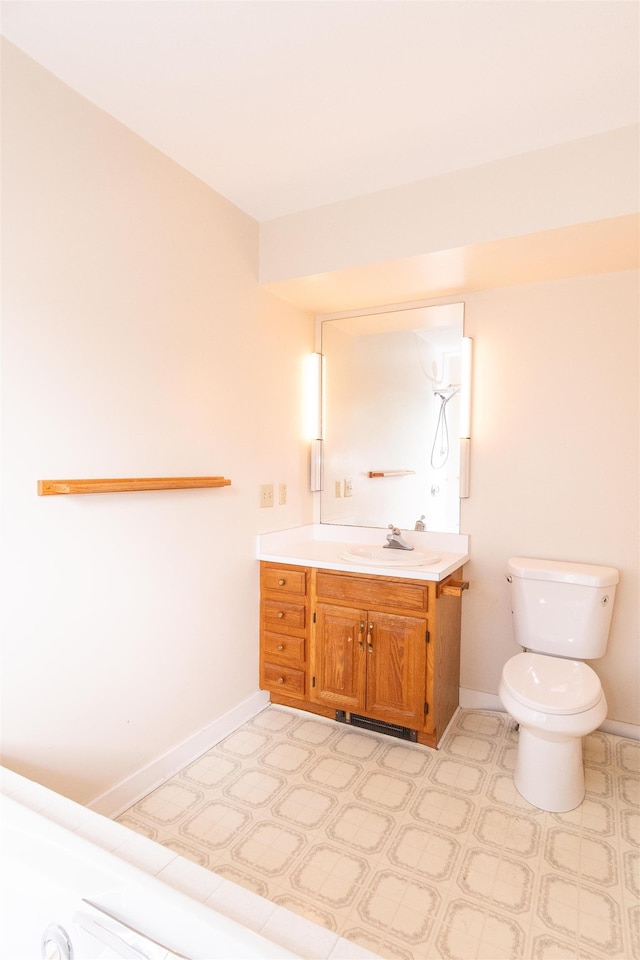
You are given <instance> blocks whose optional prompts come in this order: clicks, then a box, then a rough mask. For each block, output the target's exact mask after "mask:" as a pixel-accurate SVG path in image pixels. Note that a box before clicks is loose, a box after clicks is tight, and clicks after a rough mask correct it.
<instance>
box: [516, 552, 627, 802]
mask: <svg viewBox="0 0 640 960" xmlns="http://www.w3.org/2000/svg"><path fill="white" fill-rule="evenodd" d="M507 568H508V572H507V581H508V583H509V585H510V597H511V613H512V616H513V627H514V636H515V639H516V641H517V642H518V643H519V644H520V645H521V646H522V647H523V648H524V650H525V652H524V653H519V654H517V655H516V656H515V657H511V659H510V660H508V661H507V663H506V664H505V665H504V668H503V671H502V677H501V680H500V688H499V695H500V700H501V702H502V705H503V707H504V708H505V710H506V711H507V713H508V714H509V715H510V716H511V717H512V718H513V719H514V720H515V721H516V723H517V724H519V735H518V756H517V759H516V769H515V773H514V783H515V786H516V789H517V790H518V792H519V793H520V794H521V795H522V796H523V797H524V799H525V800H528V801H529V803H531V804H533V805H534V806H536V807H539V808H540V809H541V810H549V811H551V812H554V813H562V812H565V811H567V810H573V809H574V807H577V806H578V805H579V804H580V803H581V802H582V800H583V799H584V794H585V786H584V766H583V762H582V738H583V737H585V736H587V735H588V734H590V733H592V732H593V731H594V730H596V729H597V727H599V726H600V724H601V723H602V722H603V721H604V720H605V718H606V716H607V701H606V699H605V696H604V692H603V690H602V687H601V684H600V680H599V678H598V675H597V674H596V673H595V671H594V670H592V668H591V667H590V666H588V665H587V664H586V663H585V662H584V661H585V660H593V659H598V658H599V657H602V656H604V654H605V653H606V649H607V641H608V637H609V628H610V624H611V614H612V610H613V602H614V599H615V593H616V584H617V583H618V580H619V574H618V571H617V570H616V569H615V568H614V567H603V566H595V565H593V564H579V563H573V562H570V561H559V560H536V559H531V558H527V557H512V558H511V559H510V560H509V562H508V564H507Z"/></svg>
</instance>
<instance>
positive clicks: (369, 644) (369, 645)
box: [367, 621, 373, 653]
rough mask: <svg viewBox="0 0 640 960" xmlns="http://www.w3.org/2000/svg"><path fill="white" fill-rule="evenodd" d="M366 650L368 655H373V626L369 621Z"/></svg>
mask: <svg viewBox="0 0 640 960" xmlns="http://www.w3.org/2000/svg"><path fill="white" fill-rule="evenodd" d="M367 650H368V651H369V653H373V624H372V623H371V621H369V626H368V627H367Z"/></svg>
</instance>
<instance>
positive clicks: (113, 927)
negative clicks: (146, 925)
mask: <svg viewBox="0 0 640 960" xmlns="http://www.w3.org/2000/svg"><path fill="white" fill-rule="evenodd" d="M82 904H83V908H82V909H81V910H78V911H77V913H76V914H75V915H74V917H73V921H74V923H77V924H78V926H79V927H81V928H82V929H83V930H86V931H87V933H90V934H91V936H92V937H95V938H96V940H99V941H100V943H104V944H105V945H106V946H108V947H110V948H111V950H113V952H114V953H115V954H116V955H117V956H119V957H129V958H131V957H136V958H138V957H139V958H140V960H161V958H162V960H174V958H175V960H188V957H186V956H185V954H184V953H176V951H175V950H172V949H170V948H169V947H167V946H165V945H164V944H162V943H160V942H159V941H158V940H154V939H153V937H149V936H147V935H146V934H145V933H141V932H140V931H139V930H136V929H135V928H134V927H130V926H129V924H128V923H124V921H122V920H119V919H118V918H117V917H114V916H113V915H112V914H110V913H109V912H108V911H107V910H103V908H102V907H98V906H96V904H95V903H92V902H91V901H90V900H83V901H82ZM85 908H88V909H85Z"/></svg>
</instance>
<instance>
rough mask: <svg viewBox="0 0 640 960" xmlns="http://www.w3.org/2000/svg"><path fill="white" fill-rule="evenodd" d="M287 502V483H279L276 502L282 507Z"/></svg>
mask: <svg viewBox="0 0 640 960" xmlns="http://www.w3.org/2000/svg"><path fill="white" fill-rule="evenodd" d="M286 502H287V485H286V483H281V484H280V485H279V486H278V503H279V504H280V506H281V507H284V505H285V503H286Z"/></svg>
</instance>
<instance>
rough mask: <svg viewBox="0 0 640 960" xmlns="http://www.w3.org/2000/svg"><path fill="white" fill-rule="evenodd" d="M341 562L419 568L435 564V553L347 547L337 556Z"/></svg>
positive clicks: (437, 557)
mask: <svg viewBox="0 0 640 960" xmlns="http://www.w3.org/2000/svg"><path fill="white" fill-rule="evenodd" d="M339 556H340V559H341V560H348V561H349V562H350V563H364V564H368V565H371V566H378V567H421V566H422V565H423V564H427V563H437V562H438V560H439V559H440V557H439V556H438V554H437V553H425V552H424V550H393V549H388V548H387V547H367V546H364V547H356V546H354V547H349V549H348V550H343V552H342V553H341V554H339Z"/></svg>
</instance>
